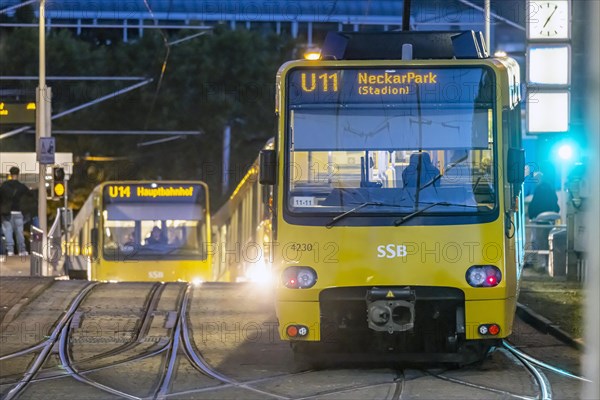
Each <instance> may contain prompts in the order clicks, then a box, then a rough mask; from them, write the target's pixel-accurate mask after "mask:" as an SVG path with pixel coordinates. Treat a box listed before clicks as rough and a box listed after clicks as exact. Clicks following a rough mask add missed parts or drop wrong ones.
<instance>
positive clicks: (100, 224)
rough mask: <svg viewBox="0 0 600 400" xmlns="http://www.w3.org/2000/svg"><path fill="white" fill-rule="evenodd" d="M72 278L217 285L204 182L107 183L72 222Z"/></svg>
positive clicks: (94, 192)
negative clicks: (208, 283)
mask: <svg viewBox="0 0 600 400" xmlns="http://www.w3.org/2000/svg"><path fill="white" fill-rule="evenodd" d="M72 231H73V233H72V234H71V237H70V241H69V243H70V253H71V254H75V256H73V257H71V260H72V261H71V262H72V265H73V269H72V270H71V271H69V274H70V275H71V276H76V275H79V276H80V277H82V275H84V276H87V278H88V279H91V280H100V281H162V282H165V281H188V282H201V281H212V280H215V278H216V277H215V276H214V275H213V271H212V257H211V254H210V252H209V251H208V248H209V247H210V237H211V236H210V235H211V234H210V214H209V205H208V187H207V185H206V184H205V183H204V182H200V181H190V182H186V181H161V182H105V183H102V184H101V185H99V186H97V187H96V188H95V189H94V190H93V192H92V193H91V194H90V196H89V198H88V199H87V201H86V202H85V204H84V205H83V207H82V208H81V210H80V211H79V213H78V215H77V217H76V218H75V220H74V221H73V229H72Z"/></svg>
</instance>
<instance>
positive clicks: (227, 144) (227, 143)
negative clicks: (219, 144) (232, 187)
mask: <svg viewBox="0 0 600 400" xmlns="http://www.w3.org/2000/svg"><path fill="white" fill-rule="evenodd" d="M230 148H231V126H230V125H229V124H227V125H225V129H224V130H223V180H222V183H223V194H225V193H227V190H228V189H229V152H230Z"/></svg>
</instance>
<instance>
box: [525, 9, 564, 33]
mask: <svg viewBox="0 0 600 400" xmlns="http://www.w3.org/2000/svg"><path fill="white" fill-rule="evenodd" d="M529 38H530V39H568V38H569V2H568V0H553V1H551V0H546V1H530V2H529Z"/></svg>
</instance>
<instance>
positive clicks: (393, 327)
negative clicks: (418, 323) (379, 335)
mask: <svg viewBox="0 0 600 400" xmlns="http://www.w3.org/2000/svg"><path fill="white" fill-rule="evenodd" d="M415 298H416V297H415V292H414V291H413V290H411V289H410V288H373V289H370V290H369V291H368V292H367V296H366V300H367V315H368V322H369V329H373V330H374V331H381V332H388V333H390V334H392V333H394V332H405V331H410V330H412V329H413V327H414V325H415Z"/></svg>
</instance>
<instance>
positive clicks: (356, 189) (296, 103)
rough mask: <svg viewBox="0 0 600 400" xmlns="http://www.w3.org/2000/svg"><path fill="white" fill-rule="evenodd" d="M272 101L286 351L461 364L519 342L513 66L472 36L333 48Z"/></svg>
mask: <svg viewBox="0 0 600 400" xmlns="http://www.w3.org/2000/svg"><path fill="white" fill-rule="evenodd" d="M276 96H277V98H276V113H277V116H278V134H277V137H276V138H275V143H274V146H275V147H274V149H265V150H263V151H261V154H260V162H259V164H258V168H259V171H258V175H259V179H260V183H262V184H264V185H266V187H268V188H271V189H272V190H273V194H272V196H273V197H272V207H271V210H270V211H272V220H271V222H272V226H271V228H272V234H271V237H270V238H269V242H268V243H264V244H265V245H266V247H268V248H269V249H270V250H269V253H270V254H272V256H271V258H270V259H269V260H268V261H272V262H271V263H270V264H269V265H270V266H271V268H272V277H273V280H274V285H275V294H276V312H277V318H278V320H279V328H280V335H281V338H282V339H284V340H289V341H291V343H292V345H293V346H292V347H293V348H294V349H295V350H297V351H304V350H310V349H311V348H312V347H314V344H316V343H318V342H327V343H328V344H329V345H331V346H340V347H341V348H343V349H345V350H356V349H366V350H368V351H370V352H372V351H374V350H381V351H385V352H388V351H391V352H392V353H394V354H397V355H398V357H401V356H402V355H405V356H410V355H411V354H415V353H419V354H431V355H433V356H434V358H436V359H441V360H446V361H453V362H454V361H465V360H467V361H468V360H474V359H477V358H480V357H482V355H483V354H485V351H486V350H487V349H488V348H489V346H491V345H493V344H494V343H497V342H498V341H499V339H501V338H504V337H506V336H508V335H510V334H511V331H512V327H513V318H514V312H515V307H516V300H517V294H518V286H519V276H520V273H521V268H522V265H523V256H524V248H523V246H524V219H523V201H522V196H520V191H521V187H522V182H523V173H524V152H523V150H522V149H521V147H522V146H521V106H520V102H521V96H520V75H519V66H518V64H517V63H516V62H515V61H514V60H513V59H511V58H508V57H502V58H491V57H489V56H488V55H487V54H486V51H485V47H484V46H483V43H482V40H481V34H476V33H474V32H472V31H468V32H391V33H350V34H345V33H335V34H330V35H329V36H328V37H327V39H326V41H325V44H324V46H323V50H322V53H321V59H320V60H317V61H305V60H299V61H292V62H288V63H286V64H284V65H283V66H282V67H281V68H280V70H279V72H278V75H277V94H276ZM238 206H239V207H241V208H243V207H244V206H243V205H242V204H240V205H238ZM240 221H242V220H240ZM239 229H241V230H243V229H245V228H244V227H243V226H242V227H240V228H239ZM249 229H250V228H249ZM409 358H410V357H409ZM410 359H414V358H410Z"/></svg>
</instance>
